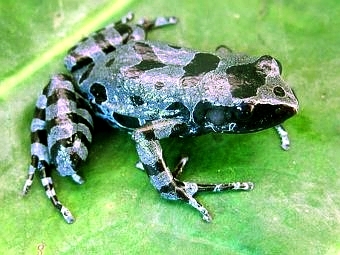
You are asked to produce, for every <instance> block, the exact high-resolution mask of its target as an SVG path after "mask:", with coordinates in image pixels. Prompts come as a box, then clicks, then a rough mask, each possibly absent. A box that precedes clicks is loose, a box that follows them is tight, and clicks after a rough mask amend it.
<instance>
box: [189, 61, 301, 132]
mask: <svg viewBox="0 0 340 255" xmlns="http://www.w3.org/2000/svg"><path fill="white" fill-rule="evenodd" d="M281 71H282V68H281V65H280V63H279V62H278V61H277V60H275V59H274V58H272V57H270V56H262V57H260V58H259V59H257V60H256V61H253V62H251V63H246V64H242V65H235V66H231V67H229V68H227V69H226V74H227V76H226V77H227V81H228V82H227V83H226V84H227V86H228V88H229V89H228V92H230V94H229V96H228V100H226V102H228V103H226V104H223V103H222V104H221V103H220V102H218V103H216V101H213V100H209V99H207V100H205V101H201V102H199V103H198V104H197V105H196V107H195V110H194V119H195V122H196V123H197V124H200V125H201V126H204V129H205V130H207V131H209V130H213V131H216V132H227V133H249V132H255V131H259V130H262V129H266V128H269V127H273V126H276V125H278V124H281V123H282V122H284V121H285V120H286V119H288V118H290V117H292V116H293V115H295V114H296V113H297V111H298V106H299V105H298V101H297V98H296V97H295V95H294V92H293V91H292V89H291V88H290V87H289V86H288V85H287V84H286V83H285V82H284V81H283V80H282V78H281V76H280V74H281Z"/></svg>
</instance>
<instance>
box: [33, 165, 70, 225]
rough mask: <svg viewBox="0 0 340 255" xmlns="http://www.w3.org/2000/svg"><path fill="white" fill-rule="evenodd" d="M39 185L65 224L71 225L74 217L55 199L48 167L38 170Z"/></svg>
mask: <svg viewBox="0 0 340 255" xmlns="http://www.w3.org/2000/svg"><path fill="white" fill-rule="evenodd" d="M39 174H40V180H41V184H42V185H43V187H44V189H45V192H46V195H47V197H48V198H49V199H50V200H51V202H52V204H53V205H54V207H55V208H56V209H57V210H58V211H59V212H60V213H61V215H62V216H63V217H64V219H65V221H66V222H67V223H69V224H70V223H73V222H74V220H75V219H74V217H73V215H72V213H71V212H70V210H69V209H67V208H66V207H65V206H64V205H63V204H62V203H61V202H60V201H59V200H58V198H57V195H56V192H55V190H54V186H53V180H52V177H51V169H50V167H49V166H46V167H42V168H41V169H39Z"/></svg>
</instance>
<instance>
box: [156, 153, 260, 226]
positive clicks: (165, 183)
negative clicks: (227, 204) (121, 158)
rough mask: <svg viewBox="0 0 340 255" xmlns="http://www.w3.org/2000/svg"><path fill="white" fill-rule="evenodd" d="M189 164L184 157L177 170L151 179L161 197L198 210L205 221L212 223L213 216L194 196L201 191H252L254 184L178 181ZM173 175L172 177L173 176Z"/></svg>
mask: <svg viewBox="0 0 340 255" xmlns="http://www.w3.org/2000/svg"><path fill="white" fill-rule="evenodd" d="M187 162H188V157H183V158H182V159H181V160H180V161H179V163H178V164H177V166H176V168H175V170H174V171H173V172H172V174H170V173H169V172H162V173H161V174H159V175H156V176H152V177H151V183H152V184H153V185H154V186H155V187H156V188H157V189H158V191H159V192H160V194H161V196H162V197H163V198H165V199H169V200H182V201H184V202H186V203H187V204H189V205H191V206H192V207H194V208H195V209H196V210H198V211H199V212H200V213H201V214H202V217H203V220H205V221H207V222H210V221H211V216H210V214H209V212H208V210H207V209H206V208H205V207H204V206H203V205H202V204H200V203H199V202H198V201H197V200H196V199H195V198H194V196H195V195H196V194H197V193H198V192H201V191H212V192H220V191H224V190H252V189H253V188H254V184H253V183H252V182H230V183H220V184H201V183H195V182H184V181H180V180H179V179H178V176H179V175H180V174H181V172H182V171H183V167H184V166H185V164H186V163H187ZM171 175H172V176H171Z"/></svg>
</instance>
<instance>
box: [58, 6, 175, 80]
mask: <svg viewBox="0 0 340 255" xmlns="http://www.w3.org/2000/svg"><path fill="white" fill-rule="evenodd" d="M133 17H134V15H133V13H131V12H130V13H128V14H127V15H126V16H124V17H123V18H122V19H120V20H119V21H118V22H115V23H112V24H110V25H108V26H106V27H104V28H102V29H99V30H97V31H96V32H94V33H93V34H91V35H90V36H88V37H86V38H84V39H82V40H81V41H80V42H78V44H76V45H75V46H74V47H72V48H71V49H70V50H69V52H68V54H67V56H66V57H65V66H66V68H67V69H68V70H69V71H71V72H75V71H79V73H80V74H78V75H76V76H77V77H78V76H79V77H81V76H82V74H84V73H86V71H87V72H89V71H88V70H90V69H91V68H92V67H91V66H92V65H93V64H94V63H96V62H99V61H101V60H102V59H103V58H105V57H106V55H107V54H109V53H111V52H113V51H115V50H116V48H117V47H118V46H120V45H123V44H126V43H127V42H129V41H140V40H145V39H146V35H147V32H148V31H150V30H153V29H155V28H159V27H163V26H167V25H172V24H175V23H177V19H176V18H174V17H158V18H156V19H154V20H147V19H142V20H140V21H139V22H138V23H137V24H129V23H130V21H132V20H133ZM89 66H90V67H91V68H90V69H89V68H88V67H89Z"/></svg>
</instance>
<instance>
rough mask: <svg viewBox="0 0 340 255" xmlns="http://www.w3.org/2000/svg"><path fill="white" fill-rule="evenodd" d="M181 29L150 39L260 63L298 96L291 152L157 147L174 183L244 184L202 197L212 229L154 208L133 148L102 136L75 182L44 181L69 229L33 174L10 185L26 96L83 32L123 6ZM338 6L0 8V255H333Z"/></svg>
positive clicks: (185, 214)
mask: <svg viewBox="0 0 340 255" xmlns="http://www.w3.org/2000/svg"><path fill="white" fill-rule="evenodd" d="M130 10H132V11H134V12H135V14H136V16H137V17H136V20H138V19H139V18H141V17H150V18H153V17H156V16H159V15H167V16H177V17H178V18H179V19H180V22H179V23H178V24H177V25H176V26H171V27H170V26H169V27H167V28H164V29H159V30H157V31H156V32H153V33H152V34H151V35H150V37H149V39H151V40H160V41H166V42H170V43H171V44H177V45H179V46H186V47H192V48H198V49H202V50H206V51H214V49H215V48H216V46H218V45H221V44H224V45H227V46H228V47H230V48H232V49H233V50H234V51H240V52H247V53H249V54H252V55H264V54H270V55H272V56H275V57H276V58H277V59H279V60H280V62H281V63H282V65H283V76H284V78H285V80H287V81H288V82H289V83H290V84H291V86H292V87H293V88H294V90H295V93H296V95H297V97H298V98H299V101H300V106H301V107H300V112H299V114H298V115H297V116H296V117H294V118H292V119H290V120H289V121H287V123H286V124H285V127H286V128H287V130H288V132H289V134H290V139H291V142H292V146H291V150H290V151H288V152H283V151H281V150H280V148H279V141H278V139H277V137H276V134H275V132H274V131H273V130H267V131H263V132H261V133H257V134H247V135H222V134H211V135H206V136H200V137H196V138H190V139H167V140H164V141H162V145H163V149H164V155H165V156H166V159H167V163H168V165H169V166H170V167H173V166H174V165H175V164H176V161H177V160H178V156H179V155H180V154H181V153H183V154H187V155H189V156H190V161H189V163H188V165H187V166H186V168H185V172H184V173H183V176H182V179H183V180H192V181H197V182H219V181H232V180H241V181H253V182H255V185H256V186H255V189H254V190H253V191H251V192H234V193H233V192H229V193H228V192H225V193H221V194H200V195H199V196H198V197H197V198H198V200H199V201H200V202H202V203H203V204H204V205H205V206H206V207H207V208H208V209H209V210H210V212H211V214H212V216H213V222H212V223H211V224H207V223H204V222H203V221H202V220H201V219H200V215H199V214H198V213H197V212H196V211H195V210H193V209H192V208H190V207H189V206H187V205H185V204H183V203H181V202H171V201H165V200H163V199H161V198H160V197H159V195H158V194H157V192H156V191H155V190H154V189H153V188H152V186H151V185H150V183H149V181H148V178H147V176H146V174H145V173H144V172H143V171H140V170H138V169H136V168H135V166H134V165H135V163H136V162H137V155H136V152H135V148H134V144H133V141H132V140H131V139H130V137H129V135H128V134H126V133H125V132H123V131H119V130H110V129H108V128H100V130H99V131H98V132H97V133H96V134H95V139H94V140H95V142H94V144H93V146H92V147H91V152H90V155H89V159H88V163H87V164H86V165H83V166H82V167H81V169H80V171H81V174H82V176H84V178H85V180H86V183H85V184H83V185H81V186H79V185H76V184H74V183H73V182H72V181H71V180H69V179H67V178H62V177H59V176H57V174H55V175H54V181H55V186H56V191H57V193H58V196H59V198H60V199H61V200H62V202H64V203H65V204H66V205H67V206H68V207H69V208H70V209H71V210H72V212H73V214H74V215H75V217H76V222H75V223H74V224H72V225H68V224H66V223H65V222H64V221H63V219H62V217H61V216H60V215H59V214H58V212H57V211H56V210H55V209H54V208H53V207H52V205H51V203H50V202H49V201H48V200H47V198H46V196H45V194H44V190H43V188H42V187H41V184H40V181H39V180H38V178H36V179H35V180H34V184H33V186H32V189H31V191H30V193H29V194H28V195H27V196H26V197H22V195H21V189H22V186H23V183H24V181H25V177H26V174H27V169H28V165H29V158H30V156H29V146H30V141H29V126H30V119H31V116H32V113H33V108H34V104H35V100H36V98H37V95H38V94H39V93H40V91H41V89H42V88H43V86H44V84H46V83H47V82H48V79H49V77H50V76H51V75H52V74H53V73H58V72H65V68H64V67H63V57H64V55H65V53H66V51H67V49H68V48H70V47H71V46H72V45H74V44H75V43H76V42H77V41H78V40H80V39H81V38H82V37H83V36H86V35H88V34H89V33H91V32H92V31H95V30H96V29H98V28H100V27H102V26H104V25H106V24H109V23H110V22H113V21H116V20H118V19H119V18H121V17H122V16H123V15H124V14H126V13H127V12H128V11H130ZM339 13H340V6H339V4H338V2H337V1H336V0H330V1H327V2H325V1H317V0H315V1H305V0H303V1H286V2H284V1H259V0H258V1H255V0H254V1H247V2H246V1H243V2H242V1H236V0H230V1H222V0H221V1H179V0H176V1H175V0H173V1H154V2H152V3H151V2H150V1H111V0H99V1H98V0H97V1H90V0H83V1H76V0H70V1H67V2H66V1H61V0H59V1H38V0H30V1H21V2H18V1H14V0H8V1H3V3H1V4H0V28H1V29H0V35H1V44H0V52H1V54H0V66H1V69H0V70H1V71H0V119H1V125H0V134H1V143H2V146H1V150H0V166H1V175H0V201H1V206H2V209H1V210H0V225H1V231H0V253H1V254H130V253H131V254H328V255H330V254H339V252H340V242H339V240H340V189H339V186H340V171H339V165H340V159H339V152H340V151H339V144H340V141H339V140H340V139H339V137H340V136H339V134H340V129H339V123H340V114H339V107H340V103H339V98H340V91H339V89H338V83H339V81H340V77H339V74H338V73H339V72H338V69H339V45H340V36H339V33H338V29H339V26H340V18H339V15H338V14H339Z"/></svg>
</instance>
